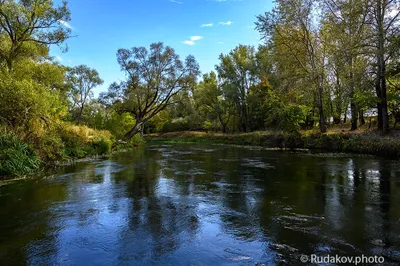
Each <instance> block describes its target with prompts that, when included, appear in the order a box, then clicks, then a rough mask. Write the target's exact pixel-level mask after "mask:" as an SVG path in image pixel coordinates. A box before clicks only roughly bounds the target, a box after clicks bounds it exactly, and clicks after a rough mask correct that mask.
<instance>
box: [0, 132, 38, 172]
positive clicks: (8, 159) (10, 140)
mask: <svg viewBox="0 0 400 266" xmlns="http://www.w3.org/2000/svg"><path fill="white" fill-rule="evenodd" d="M40 164H41V160H40V158H39V156H37V155H36V154H35V152H34V151H33V150H32V149H31V147H30V146H29V145H28V144H27V143H25V142H23V141H21V140H20V139H18V137H17V136H16V135H14V134H13V133H12V132H4V131H0V176H1V175H24V174H29V173H32V172H34V171H36V170H37V169H38V168H39V166H40Z"/></svg>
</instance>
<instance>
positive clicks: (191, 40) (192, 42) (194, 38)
mask: <svg viewBox="0 0 400 266" xmlns="http://www.w3.org/2000/svg"><path fill="white" fill-rule="evenodd" d="M201 39H203V36H190V38H189V40H186V41H183V43H184V44H187V45H195V43H196V41H199V40H201Z"/></svg>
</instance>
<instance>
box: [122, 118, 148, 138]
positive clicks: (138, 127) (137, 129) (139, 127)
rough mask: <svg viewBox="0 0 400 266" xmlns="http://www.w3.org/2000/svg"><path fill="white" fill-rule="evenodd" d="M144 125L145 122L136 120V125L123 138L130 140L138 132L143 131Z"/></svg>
mask: <svg viewBox="0 0 400 266" xmlns="http://www.w3.org/2000/svg"><path fill="white" fill-rule="evenodd" d="M142 125H143V122H136V124H135V126H134V127H133V128H132V129H131V130H130V131H128V133H126V134H125V136H124V137H123V140H124V141H128V140H130V139H131V138H132V137H133V136H135V135H136V134H137V133H139V132H142Z"/></svg>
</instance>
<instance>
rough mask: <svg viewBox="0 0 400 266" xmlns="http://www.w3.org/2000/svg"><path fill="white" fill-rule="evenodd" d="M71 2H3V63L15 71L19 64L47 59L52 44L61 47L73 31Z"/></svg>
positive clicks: (0, 10)
mask: <svg viewBox="0 0 400 266" xmlns="http://www.w3.org/2000/svg"><path fill="white" fill-rule="evenodd" d="M69 20H70V11H69V9H68V7H67V2H66V1H63V2H62V4H61V5H60V6H54V3H53V1H52V0H23V1H16V0H0V43H1V45H0V60H1V62H2V63H5V64H4V66H5V67H6V68H7V69H8V70H11V69H12V68H13V64H14V62H15V61H16V60H19V59H21V58H27V57H30V58H36V57H38V56H47V53H48V46H49V45H50V44H57V45H61V44H62V43H63V42H64V41H65V40H66V39H67V38H68V37H70V32H71V30H70V29H69V28H67V27H65V26H63V23H65V22H68V21H69Z"/></svg>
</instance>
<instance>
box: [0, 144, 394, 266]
mask: <svg viewBox="0 0 400 266" xmlns="http://www.w3.org/2000/svg"><path fill="white" fill-rule="evenodd" d="M0 184H1V185H0V262H1V264H2V265H207V266H209V265H256V264H257V263H259V265H262V264H265V265H301V263H300V260H299V258H300V256H301V255H302V254H305V255H307V256H310V255H311V254H316V255H318V256H326V255H332V256H333V255H339V256H361V255H365V256H375V255H377V256H383V257H384V259H385V262H386V263H387V264H388V265H390V264H393V265H396V264H398V263H399V262H400V162H397V161H392V160H386V159H379V158H375V157H370V156H356V155H345V154H312V153H290V152H283V151H272V150H264V149H261V148H254V147H253V148H252V147H235V146H229V145H204V144H172V145H166V144H165V145H164V144H148V145H147V146H144V147H143V148H138V149H136V150H134V151H132V152H125V153H118V154H114V155H112V156H110V157H109V158H106V159H98V160H94V161H90V162H80V163H76V164H74V165H71V166H65V167H63V168H61V169H59V170H57V171H56V172H54V173H52V174H42V175H40V176H36V177H33V178H29V179H22V180H15V181H8V182H3V183H0ZM261 263H262V264H261ZM303 265H305V264H303Z"/></svg>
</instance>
